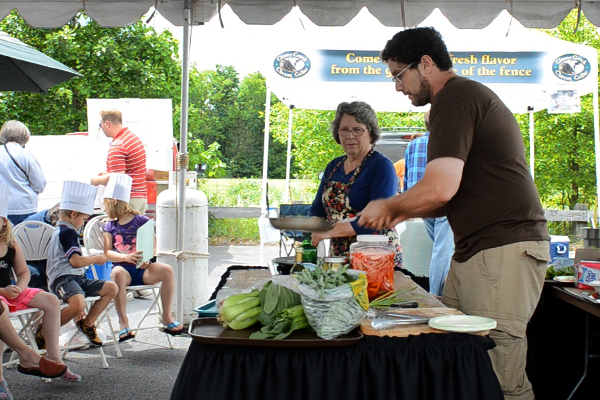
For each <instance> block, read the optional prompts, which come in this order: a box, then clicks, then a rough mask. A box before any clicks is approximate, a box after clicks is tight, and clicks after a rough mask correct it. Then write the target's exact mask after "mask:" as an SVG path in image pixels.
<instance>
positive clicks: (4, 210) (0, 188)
mask: <svg viewBox="0 0 600 400" xmlns="http://www.w3.org/2000/svg"><path fill="white" fill-rule="evenodd" d="M8 199H9V194H8V186H6V185H2V184H0V217H4V218H6V217H7V216H8Z"/></svg>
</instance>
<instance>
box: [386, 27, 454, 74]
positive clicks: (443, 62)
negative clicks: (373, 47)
mask: <svg viewBox="0 0 600 400" xmlns="http://www.w3.org/2000/svg"><path fill="white" fill-rule="evenodd" d="M425 55H427V56H429V57H431V59H432V60H433V62H434V63H435V65H436V66H437V67H438V68H439V69H440V70H441V71H447V70H449V69H450V68H452V60H450V54H448V49H447V48H446V44H445V43H444V39H442V35H440V33H439V32H438V31H436V30H435V29H433V28H414V29H406V30H404V31H400V32H398V33H396V34H395V35H394V37H393V38H391V39H390V40H388V42H387V43H386V45H385V48H384V49H383V51H382V52H381V58H382V59H383V61H385V62H387V61H388V60H392V61H395V62H398V63H402V64H410V63H414V65H413V66H412V68H416V67H417V64H418V63H419V62H420V61H421V57H423V56H425Z"/></svg>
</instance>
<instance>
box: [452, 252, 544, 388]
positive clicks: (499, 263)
mask: <svg viewBox="0 0 600 400" xmlns="http://www.w3.org/2000/svg"><path fill="white" fill-rule="evenodd" d="M549 260H550V244H549V242H546V241H540V242H520V243H513V244H509V245H506V246H501V247H495V248H492V249H487V250H483V251H480V252H479V253H477V254H475V255H474V256H473V257H471V258H470V259H469V260H467V261H466V262H463V263H459V262H457V261H455V260H452V263H451V264H450V272H449V274H448V279H447V281H446V284H445V286H444V294H443V297H442V302H443V303H444V304H445V305H446V306H448V307H451V308H456V309H458V310H460V311H462V312H463V313H465V314H469V315H479V316H484V317H488V318H493V319H495V320H496V321H497V322H498V326H497V327H496V329H494V330H492V331H490V337H491V338H492V339H493V340H494V342H495V343H496V347H495V348H494V349H492V350H490V357H491V359H492V364H493V366H494V371H495V372H496V375H498V379H499V380H500V385H501V386H502V390H503V391H504V396H505V398H506V399H533V398H534V396H533V390H532V388H531V383H529V380H528V379H527V375H526V374H525V363H526V357H527V338H526V336H525V331H526V328H527V323H528V322H529V319H530V318H531V316H532V314H533V312H534V310H535V307H536V306H537V303H538V301H539V298H540V295H541V293H542V288H543V285H544V276H545V274H546V268H547V266H548V261H549Z"/></svg>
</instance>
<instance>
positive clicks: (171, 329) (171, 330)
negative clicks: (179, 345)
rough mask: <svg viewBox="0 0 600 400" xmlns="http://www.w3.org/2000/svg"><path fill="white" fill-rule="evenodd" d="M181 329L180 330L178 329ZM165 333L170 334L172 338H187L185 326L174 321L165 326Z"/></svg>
mask: <svg viewBox="0 0 600 400" xmlns="http://www.w3.org/2000/svg"><path fill="white" fill-rule="evenodd" d="M177 328H179V329H177ZM162 331H163V332H164V333H168V334H169V335H171V336H185V333H184V332H183V325H181V323H180V322H179V321H174V322H171V323H170V324H168V325H167V326H165V327H164V328H163V330H162Z"/></svg>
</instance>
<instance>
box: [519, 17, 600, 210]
mask: <svg viewBox="0 0 600 400" xmlns="http://www.w3.org/2000/svg"><path fill="white" fill-rule="evenodd" d="M576 20H577V13H576V12H572V13H571V14H569V16H568V17H567V18H566V19H565V20H564V21H563V22H562V23H561V24H560V25H559V26H558V27H557V28H555V29H551V30H543V32H545V33H547V34H549V35H551V36H554V37H557V38H559V39H562V40H567V41H570V42H574V43H581V44H585V45H588V46H591V47H594V48H596V49H600V37H599V36H598V33H597V28H596V27H595V26H593V25H592V24H590V23H589V22H588V21H587V19H586V18H585V17H584V16H583V15H582V16H581V22H580V24H579V27H578V29H577V31H575V26H576ZM593 115H594V112H593V104H592V95H591V94H589V95H586V96H582V98H581V112H580V113H576V114H548V112H547V111H545V110H544V111H540V112H536V113H535V137H534V140H535V157H536V158H535V181H536V185H537V187H538V191H539V193H540V197H541V199H542V203H543V204H544V206H545V207H546V208H560V209H565V208H569V209H573V208H574V206H575V204H577V203H587V204H589V205H590V206H593V205H594V204H595V194H596V176H595V158H594V122H593ZM517 120H518V121H519V123H520V125H521V130H522V131H523V139H524V141H525V146H526V150H528V148H529V118H528V116H527V115H520V116H518V117H517ZM526 153H527V157H529V152H528V151H527V152H526Z"/></svg>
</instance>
